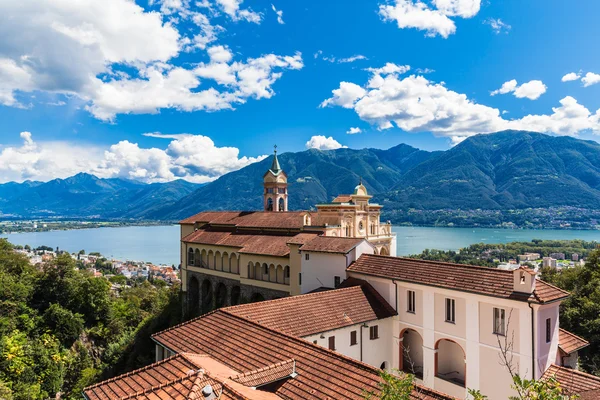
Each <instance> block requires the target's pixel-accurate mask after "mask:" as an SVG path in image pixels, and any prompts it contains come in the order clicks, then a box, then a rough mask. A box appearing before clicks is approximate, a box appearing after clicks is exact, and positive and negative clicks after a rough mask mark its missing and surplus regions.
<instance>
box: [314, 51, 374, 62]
mask: <svg viewBox="0 0 600 400" xmlns="http://www.w3.org/2000/svg"><path fill="white" fill-rule="evenodd" d="M322 55H323V51H322V50H319V51H317V52H316V53H314V54H313V56H314V58H319V56H322ZM323 60H324V61H327V62H330V63H338V64H347V63H353V62H355V61H360V60H368V58H367V57H366V56H363V55H362V54H355V55H353V56H350V57H345V58H337V57H334V56H323Z"/></svg>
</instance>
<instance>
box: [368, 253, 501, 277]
mask: <svg viewBox="0 0 600 400" xmlns="http://www.w3.org/2000/svg"><path fill="white" fill-rule="evenodd" d="M363 256H368V257H378V258H388V259H389V258H392V259H395V260H404V261H415V262H423V263H426V264H441V265H450V266H454V267H461V268H477V269H482V270H487V271H497V272H500V273H505V274H509V273H512V271H508V270H503V269H498V268H491V267H484V266H483V265H471V264H460V263H452V262H446V261H435V260H423V259H420V258H412V257H398V256H386V255H382V254H367V253H363V254H361V256H360V257H363ZM360 257H359V258H360Z"/></svg>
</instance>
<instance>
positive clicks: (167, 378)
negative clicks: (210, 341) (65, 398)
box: [84, 355, 221, 400]
mask: <svg viewBox="0 0 600 400" xmlns="http://www.w3.org/2000/svg"><path fill="white" fill-rule="evenodd" d="M198 378H199V377H198V374H197V373H196V366H195V365H194V364H193V363H191V362H190V361H189V360H187V359H186V358H185V357H183V356H181V355H176V356H174V357H170V358H167V359H165V360H163V361H160V362H158V363H155V364H151V365H148V366H146V367H144V368H141V369H138V370H135V371H132V372H129V373H127V374H124V375H120V376H118V377H116V378H112V379H109V380H107V381H104V382H101V383H98V384H96V385H93V386H90V387H87V388H85V389H84V393H85V395H86V396H87V398H88V399H89V400H113V399H124V398H130V397H131V395H132V394H135V395H136V396H139V397H134V398H139V399H143V398H145V397H147V395H148V394H149V393H161V392H165V391H168V392H170V393H172V394H173V396H171V397H165V398H167V399H169V398H177V397H175V395H180V396H185V397H182V398H187V396H188V394H189V393H190V392H191V391H192V390H193V387H194V383H197V380H198ZM200 379H201V380H203V382H204V385H206V384H207V383H208V384H210V385H211V386H212V385H214V386H213V388H215V389H216V390H217V389H218V390H219V391H220V390H221V386H220V384H218V382H215V381H213V380H211V379H210V378H208V377H200ZM204 385H203V386H202V387H204Z"/></svg>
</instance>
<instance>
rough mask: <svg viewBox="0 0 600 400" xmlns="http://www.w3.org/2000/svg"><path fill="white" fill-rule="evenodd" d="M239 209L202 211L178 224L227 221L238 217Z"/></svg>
mask: <svg viewBox="0 0 600 400" xmlns="http://www.w3.org/2000/svg"><path fill="white" fill-rule="evenodd" d="M241 213H242V212H241V211H203V212H201V213H198V214H196V215H193V216H191V217H188V218H186V219H184V220H181V221H179V223H180V224H194V223H196V222H204V223H207V224H210V223H215V224H219V223H227V222H228V221H230V220H231V219H233V218H235V217H238V216H239V215H240V214H241Z"/></svg>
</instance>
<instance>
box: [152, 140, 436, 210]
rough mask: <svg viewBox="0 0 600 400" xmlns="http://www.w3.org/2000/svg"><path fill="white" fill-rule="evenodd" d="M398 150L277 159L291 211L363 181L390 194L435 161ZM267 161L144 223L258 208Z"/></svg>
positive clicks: (291, 155) (312, 152) (313, 153)
mask: <svg viewBox="0 0 600 400" xmlns="http://www.w3.org/2000/svg"><path fill="white" fill-rule="evenodd" d="M437 155H438V153H437V152H433V153H431V152H427V151H423V150H418V149H415V148H414V147H411V146H408V145H405V144H400V145H398V146H395V147H392V148H391V149H388V150H378V149H362V150H352V149H338V150H333V151H319V150H314V149H311V150H306V151H303V152H299V153H284V154H281V155H279V156H278V158H279V162H280V164H281V166H282V168H283V170H284V171H285V172H286V174H287V175H288V183H289V196H290V198H289V205H290V208H291V209H311V208H314V205H315V204H317V203H323V202H327V201H331V200H332V199H333V198H334V197H336V196H337V195H338V194H340V193H352V191H353V190H354V187H355V186H356V185H357V184H358V182H359V180H360V179H362V180H363V183H364V184H365V185H366V186H367V188H368V189H369V190H370V191H372V192H373V193H382V192H386V191H388V190H389V189H391V188H392V187H393V186H394V185H395V184H396V183H397V182H398V181H399V180H400V179H401V177H402V176H403V175H404V174H405V173H407V172H408V171H409V170H410V169H411V168H413V167H414V166H415V165H418V164H421V163H422V162H424V161H427V160H428V159H430V158H432V157H435V156H437ZM271 161H272V158H271V157H269V158H267V159H265V160H263V161H261V162H258V163H254V164H251V165H249V166H247V167H245V168H242V169H240V170H238V171H235V172H230V173H229V174H227V175H224V176H222V177H220V178H219V179H217V180H216V181H214V182H211V183H209V184H207V185H206V186H203V187H201V188H199V189H197V190H196V191H194V192H193V193H190V194H189V195H188V196H185V197H183V198H181V199H180V200H179V201H177V202H175V203H174V204H173V205H170V206H167V207H165V208H163V209H160V210H157V211H156V212H154V213H150V214H148V215H147V217H148V218H167V219H181V218H185V217H187V216H190V215H192V214H194V213H197V212H199V211H202V210H254V209H257V208H258V207H261V205H262V190H263V182H262V177H263V174H264V173H265V172H266V171H267V169H269V168H270V166H271Z"/></svg>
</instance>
